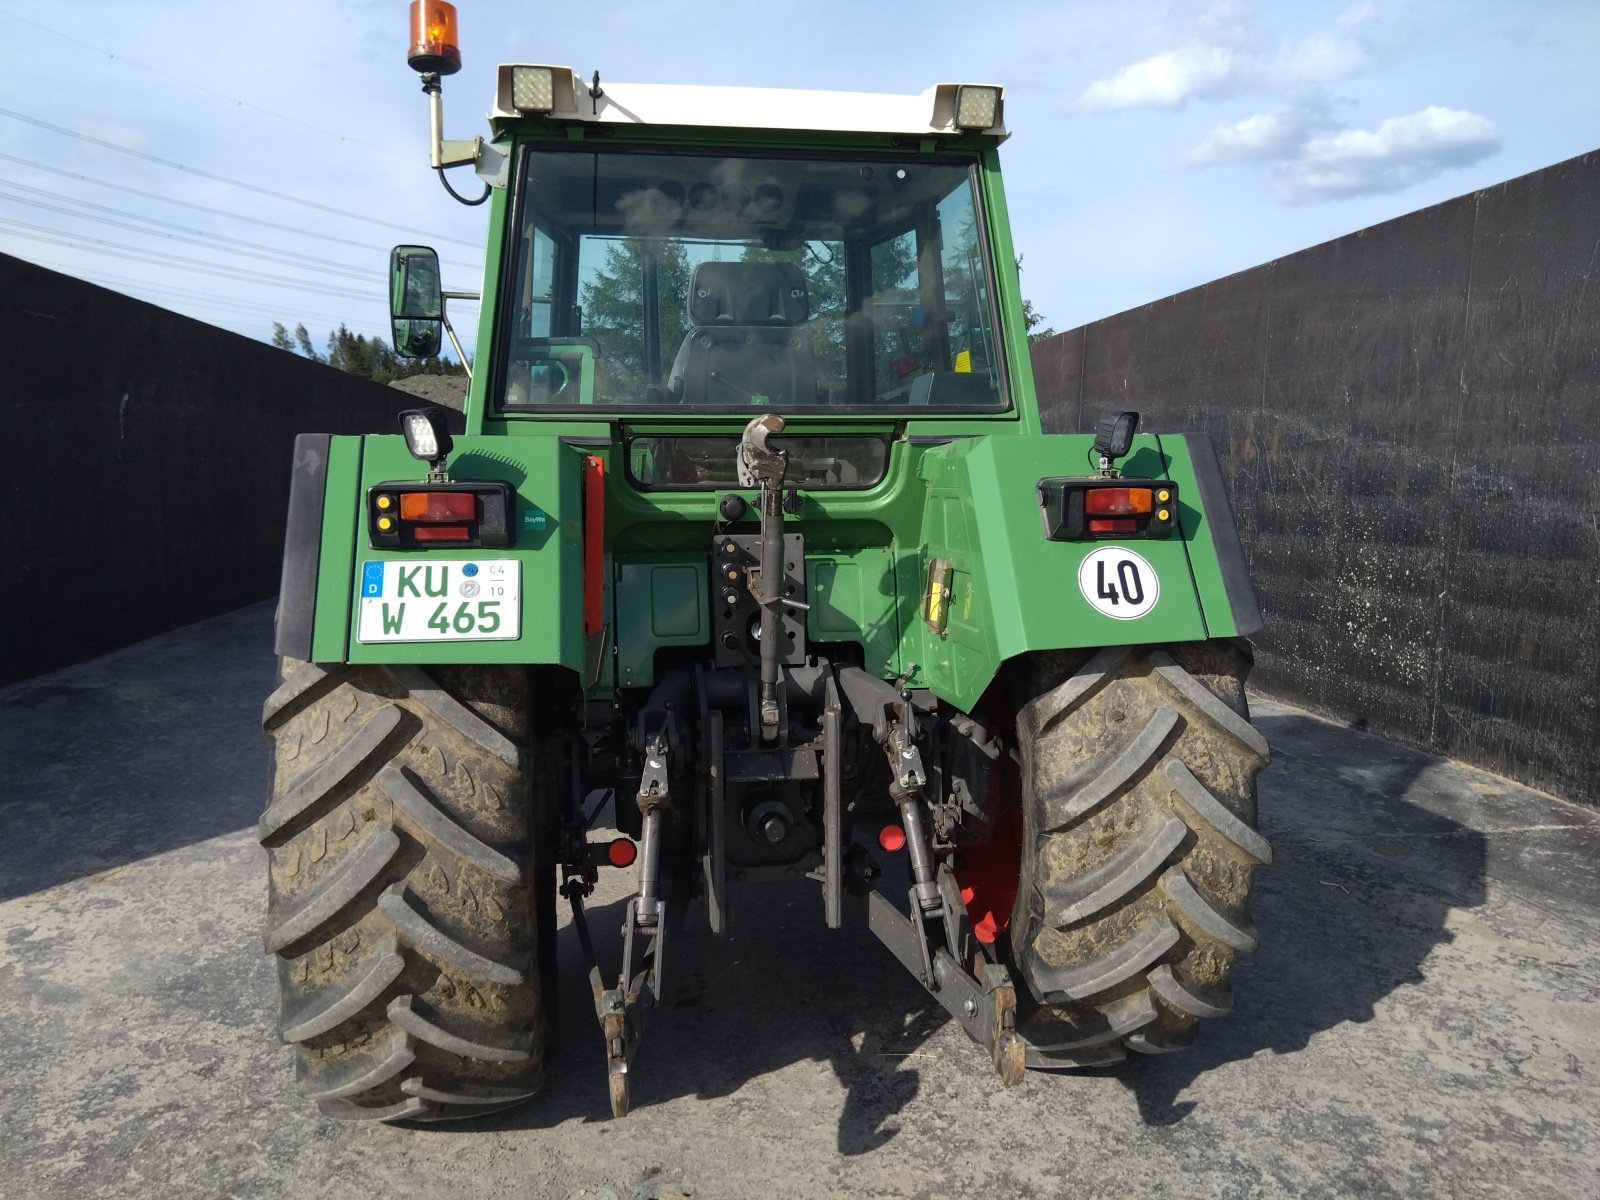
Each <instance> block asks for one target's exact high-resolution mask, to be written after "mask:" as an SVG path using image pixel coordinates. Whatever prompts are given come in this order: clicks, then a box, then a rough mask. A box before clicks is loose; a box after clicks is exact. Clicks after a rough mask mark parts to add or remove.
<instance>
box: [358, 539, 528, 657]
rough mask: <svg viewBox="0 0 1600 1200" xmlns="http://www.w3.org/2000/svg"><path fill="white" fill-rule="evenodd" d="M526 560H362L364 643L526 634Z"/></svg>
mask: <svg viewBox="0 0 1600 1200" xmlns="http://www.w3.org/2000/svg"><path fill="white" fill-rule="evenodd" d="M521 566H522V564H521V563H519V562H517V561H516V560H515V559H499V558H490V559H478V560H476V561H472V562H444V561H438V560H436V561H433V562H363V563H362V564H361V597H360V599H361V613H360V619H359V620H358V622H357V624H356V640H357V641H359V642H472V641H497V640H500V639H508V638H515V637H517V636H518V634H519V633H520V632H521V621H522V596H521V589H520V587H519V584H520V583H521V581H522V574H521Z"/></svg>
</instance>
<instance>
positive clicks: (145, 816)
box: [0, 603, 277, 901]
mask: <svg viewBox="0 0 1600 1200" xmlns="http://www.w3.org/2000/svg"><path fill="white" fill-rule="evenodd" d="M276 670H277V658H276V657H275V656H274V655H273V653H272V605H271V604H270V603H268V604H256V605H252V606H251V607H249V608H243V609H239V610H237V611H235V612H231V613H227V614H225V615H224V616H221V617H216V618H213V619H212V620H209V621H203V622H201V623H199V624H197V625H193V626H190V627H189V628H187V629H184V630H182V631H180V632H178V633H174V634H169V635H166V636H163V637H156V638H151V639H149V640H148V641H144V642H140V643H138V644H137V645H134V646H130V647H128V648H126V649H124V650H119V651H117V652H116V653H113V654H108V655H105V656H104V657H102V658H98V659H95V660H94V661H92V662H88V663H83V664H81V665H79V666H76V667H71V668H68V669H67V670H64V671H58V672H56V673H54V674H52V675H46V676H42V677H40V678H38V679H34V680H30V681H28V682H26V683H21V684H16V685H13V686H11V687H7V688H3V689H0V761H3V762H4V763H5V770H4V772H3V773H0V834H3V836H0V901H4V900H9V899H11V898H13V897H15V896H22V895H28V894H30V893H33V892H38V891H43V890H44V889H46V888H51V887H55V886H57V885H59V884H62V883H67V882H70V881H71V880H74V879H80V878H83V877H84V876H87V875H96V874H99V873H100V872H102V871H107V870H110V869H113V868H115V867H120V866H124V865H126V864H127V863H130V862H136V861H138V860H139V859H143V858H148V857H149V856H151V855H153V854H162V853H165V852H167V851H170V850H176V849H178V848H180V847H183V846H188V845H191V844H193V843H195V842H203V841H206V840H208V839H210V838H214V837H218V836H220V835H222V834H225V833H231V832H233V831H235V830H238V829H243V828H248V827H250V826H253V825H254V824H255V822H256V819H257V818H258V817H259V816H260V815H261V809H262V805H263V800H264V797H265V795H266V781H267V746H266V740H265V738H263V737H262V734H261V704H262V702H263V701H264V700H265V699H266V697H267V696H268V695H269V694H270V693H271V691H272V689H273V687H274V685H275V672H276Z"/></svg>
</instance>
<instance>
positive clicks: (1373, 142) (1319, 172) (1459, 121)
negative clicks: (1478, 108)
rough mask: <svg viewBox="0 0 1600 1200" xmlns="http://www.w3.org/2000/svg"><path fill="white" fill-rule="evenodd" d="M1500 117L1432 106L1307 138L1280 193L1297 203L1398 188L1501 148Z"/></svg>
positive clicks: (1284, 170)
mask: <svg viewBox="0 0 1600 1200" xmlns="http://www.w3.org/2000/svg"><path fill="white" fill-rule="evenodd" d="M1500 146H1501V138H1500V131H1499V130H1498V129H1496V128H1495V125H1494V122H1492V121H1490V120H1489V119H1488V118H1486V117H1480V116H1478V115H1477V114H1476V113H1470V112H1466V111H1464V110H1462V109H1457V108H1444V107H1441V106H1439V105H1430V106H1429V107H1427V108H1424V109H1422V110H1421V111H1420V112H1415V113H1412V114H1411V115H1410V116H1406V117H1390V118H1389V119H1388V120H1386V121H1384V122H1383V123H1382V124H1381V125H1379V126H1378V128H1377V129H1375V130H1365V129H1348V130H1345V131H1344V132H1343V133H1338V134H1335V135H1333V136H1332V137H1325V138H1316V139H1313V140H1312V141H1309V142H1307V143H1306V145H1305V147H1304V149H1303V150H1302V151H1301V153H1300V155H1299V157H1298V158H1297V159H1296V160H1295V161H1293V162H1290V163H1286V164H1284V165H1283V166H1282V167H1280V168H1279V169H1278V173H1277V184H1278V186H1277V195H1278V198H1279V199H1280V200H1284V201H1286V202H1288V203H1291V204H1298V203H1305V202H1307V201H1314V200H1331V199H1338V198H1341V197H1345V196H1365V195H1374V194H1379V193H1383V192H1397V191H1399V190H1401V189H1402V188H1406V187H1410V186H1411V185H1412V184H1414V183H1418V182H1420V181H1422V180H1424V179H1429V178H1431V177H1433V176H1434V175H1437V174H1438V173H1439V172H1441V171H1444V170H1447V169H1449V168H1451V167H1464V166H1468V165H1470V164H1471V163H1475V162H1478V161H1479V160H1480V159H1484V158H1487V157H1488V156H1489V155H1491V154H1493V153H1495V152H1496V151H1497V150H1499V149H1500Z"/></svg>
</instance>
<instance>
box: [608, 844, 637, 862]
mask: <svg viewBox="0 0 1600 1200" xmlns="http://www.w3.org/2000/svg"><path fill="white" fill-rule="evenodd" d="M638 857H639V848H638V847H637V846H635V845H634V844H633V843H632V842H631V841H629V840H628V839H627V838H625V837H620V838H616V839H614V840H612V841H611V842H609V843H608V844H607V845H606V861H607V862H609V863H610V864H611V865H612V866H613V867H631V866H633V860H634V859H636V858H638Z"/></svg>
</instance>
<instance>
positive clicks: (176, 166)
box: [0, 108, 476, 249]
mask: <svg viewBox="0 0 1600 1200" xmlns="http://www.w3.org/2000/svg"><path fill="white" fill-rule="evenodd" d="M0 117H10V118H11V119H12V120H13V121H22V122H24V123H26V124H28V125H35V126H37V127H38V128H40V129H47V130H49V131H50V132H51V133H59V134H61V135H62V136H64V137H70V138H77V139H78V140H79V141H80V142H87V143H89V144H90V145H92V146H101V147H103V148H104V149H107V150H114V151H116V152H117V153H118V154H126V155H128V156H130V157H132V158H138V159H142V160H144V161H145V162H152V163H155V164H157V165H158V166H163V167H170V168H171V169H172V170H174V171H182V172H184V173H185V174H188V175H194V176H197V177H199V178H201V179H211V180H215V181H216V182H217V183H225V184H227V185H228V186H230V187H236V188H243V189H244V190H245V191H247V192H255V193H256V194H258V195H261V196H267V197H270V198H271V199H273V200H282V201H284V202H286V203H288V204H299V205H302V206H304V207H306V208H313V209H316V210H317V211H319V212H325V213H331V214H333V215H334V216H336V217H344V218H345V219H346V220H350V221H364V222H366V223H367V224H368V225H379V226H382V227H383V228H385V229H398V230H400V231H401V232H403V233H415V232H416V231H415V230H414V229H412V228H411V227H410V226H409V225H401V224H398V223H397V222H394V221H385V220H383V219H381V218H379V217H373V216H368V215H367V214H366V213H353V212H348V211H346V210H345V209H342V208H335V207H333V205H331V204H323V203H321V202H319V201H316V200H306V199H303V198H302V197H300V196H291V195H289V194H288V193H286V192H276V191H273V190H272V189H271V188H264V187H261V186H259V185H258V184H254V183H246V182H244V181H243V180H240V179H230V178H229V177H228V176H226V175H218V174H217V173H216V172H215V171H204V170H201V169H200V168H199V167H191V166H188V165H187V164H185V163H180V162H174V161H173V160H172V159H170V158H161V157H160V156H158V155H155V154H146V153H145V152H144V151H143V150H135V149H133V148H132V147H130V146H122V145H119V144H118V143H116V142H112V141H107V140H106V139H105V138H97V137H90V136H89V135H88V134H87V133H78V132H77V131H75V130H72V129H67V128H66V127H64V126H61V125H52V124H50V122H48V121H41V120H39V118H37V117H30V116H27V115H26V114H24V113H19V112H13V111H12V110H11V109H9V108H0ZM435 240H437V241H441V242H454V243H455V244H456V245H458V246H472V247H473V248H474V249H476V243H474V242H469V241H467V240H466V239H465V238H456V237H447V236H445V235H443V234H438V235H436V237H435Z"/></svg>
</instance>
